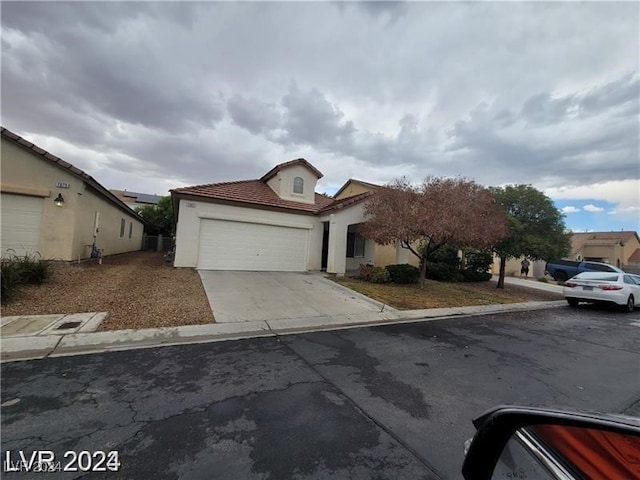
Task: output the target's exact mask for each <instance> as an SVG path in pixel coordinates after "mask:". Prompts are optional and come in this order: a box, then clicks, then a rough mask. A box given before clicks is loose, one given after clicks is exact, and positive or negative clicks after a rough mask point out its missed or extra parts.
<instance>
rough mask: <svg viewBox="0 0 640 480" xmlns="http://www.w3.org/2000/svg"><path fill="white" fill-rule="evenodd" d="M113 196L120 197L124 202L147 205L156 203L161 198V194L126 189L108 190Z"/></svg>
mask: <svg viewBox="0 0 640 480" xmlns="http://www.w3.org/2000/svg"><path fill="white" fill-rule="evenodd" d="M109 191H110V192H111V193H113V194H114V195H115V196H117V197H119V198H120V199H122V200H123V201H124V202H125V203H144V204H148V205H156V204H157V203H158V201H160V199H161V198H162V195H151V194H149V193H138V192H130V191H128V190H114V189H111V190H109Z"/></svg>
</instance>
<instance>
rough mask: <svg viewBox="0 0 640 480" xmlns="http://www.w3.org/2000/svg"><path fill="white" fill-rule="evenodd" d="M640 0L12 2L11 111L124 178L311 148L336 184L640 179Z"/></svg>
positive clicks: (201, 170)
mask: <svg viewBox="0 0 640 480" xmlns="http://www.w3.org/2000/svg"><path fill="white" fill-rule="evenodd" d="M639 8H640V7H638V5H637V4H634V3H590V2H584V3H538V2H526V3H507V4H505V3H491V2H475V3H473V2H472V3H459V2H409V3H399V2H358V3H346V4H344V3H341V2H339V3H331V4H328V3H321V2H295V3H294V2H290V3H287V2H280V3H273V2H238V3H231V2H229V3H227V2H186V3H185V2H179V3H178V2H175V3H174V2H133V3H132V2H3V4H2V19H1V21H2V33H1V41H2V60H1V61H2V68H1V76H2V92H1V100H2V112H1V113H2V118H3V122H5V125H4V126H6V127H7V128H10V129H12V130H15V131H16V132H17V133H20V134H25V135H32V136H34V137H36V138H42V139H51V140H52V142H53V144H55V145H59V144H64V143H65V142H66V144H69V145H73V146H75V147H78V148H80V149H82V153H78V152H77V151H74V149H72V148H69V149H68V151H66V150H65V151H60V152H55V151H54V153H57V154H60V155H62V156H64V155H71V156H72V158H69V160H70V161H72V162H73V163H79V166H80V167H81V168H82V166H83V164H82V163H83V162H87V164H86V165H90V166H91V165H94V166H95V165H101V164H102V163H104V165H105V170H104V172H103V173H104V175H107V176H108V179H109V181H115V182H118V185H117V186H120V187H127V185H121V183H122V182H125V181H132V182H134V183H139V184H144V185H149V184H151V182H153V181H156V182H157V183H158V185H160V186H162V187H163V188H164V186H165V185H166V184H167V182H172V181H175V182H176V183H179V184H185V183H186V184H188V183H194V184H195V183H206V182H214V181H222V180H232V179H235V178H248V177H249V178H250V177H257V176H260V175H261V174H262V173H264V172H265V171H267V170H268V169H269V168H270V167H271V166H273V164H275V163H278V162H281V161H286V160H289V159H291V158H295V157H296V156H305V157H306V158H308V159H309V160H310V161H311V162H313V163H314V164H315V163H317V167H318V168H319V169H320V170H321V171H323V172H324V173H325V175H326V177H325V178H326V179H328V180H327V181H330V182H331V184H332V185H334V184H339V183H340V182H341V181H343V180H344V178H346V177H347V176H356V177H361V178H364V177H366V178H376V179H383V180H384V179H385V178H386V177H387V176H390V178H386V179H387V180H391V178H392V176H394V175H396V174H397V173H399V172H402V174H407V175H409V176H411V177H412V178H413V179H415V180H420V179H421V178H422V177H424V176H425V175H426V174H434V175H458V174H461V175H464V176H467V177H470V178H475V179H477V180H478V181H481V182H483V183H487V184H503V183H514V182H517V183H521V182H530V183H533V184H534V185H540V186H548V187H551V186H556V187H560V186H566V185H580V184H584V185H589V184H590V182H596V181H599V182H604V181H607V180H611V181H617V180H622V179H629V178H631V179H639V178H640V172H639V171H638V163H637V162H638V156H639V151H638V150H639V147H638V143H639V142H638V115H640V102H639V101H638V99H639V98H640V83H639V77H638V74H637V72H638V71H639V70H640V62H639V60H638V59H639V58H640V48H639V46H638V42H637V32H638V30H639V29H640V25H639V20H638V19H639V15H638V13H639ZM92 155H93V156H95V158H88V157H92ZM96 159H100V160H99V161H98V160H96ZM89 160H91V161H89ZM101 162H102V163H101ZM329 165H331V167H332V168H331V169H329V168H328V166H329ZM118 172H121V175H120V177H118ZM90 173H92V172H90ZM98 173H100V172H98ZM96 178H98V177H96ZM366 178H365V179H366ZM98 180H101V179H100V178H98ZM176 186H177V185H176ZM129 188H130V189H132V190H135V188H136V187H135V185H133V186H130V187H129Z"/></svg>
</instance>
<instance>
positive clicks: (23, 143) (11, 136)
mask: <svg viewBox="0 0 640 480" xmlns="http://www.w3.org/2000/svg"><path fill="white" fill-rule="evenodd" d="M0 134H1V135H2V137H4V138H6V139H7V140H10V141H11V142H12V143H14V144H16V145H18V146H20V147H21V148H23V149H25V150H27V151H29V152H30V153H32V154H34V155H35V156H37V157H40V158H42V159H43V160H45V161H47V162H49V163H51V164H53V165H55V166H57V167H59V168H62V169H64V170H66V171H67V172H68V173H71V174H72V175H75V176H76V177H79V178H80V179H82V180H83V181H84V182H85V183H87V184H88V185H90V186H91V187H93V189H94V190H96V191H97V192H98V193H100V194H102V195H103V196H104V197H106V199H107V200H108V201H110V202H111V203H113V204H114V205H116V206H117V207H118V208H120V209H121V210H122V211H124V212H126V213H127V214H128V215H131V216H134V217H136V219H138V220H139V221H141V222H143V223H144V220H143V219H142V217H140V216H139V215H138V214H137V213H135V212H134V211H133V210H131V209H130V208H129V207H128V206H127V205H126V204H125V203H124V202H123V201H121V200H120V199H119V198H118V197H116V196H115V195H114V194H113V193H111V192H110V191H109V190H107V189H106V188H104V187H103V186H102V185H100V184H99V183H98V182H97V181H96V179H95V178H93V177H92V176H91V175H89V174H87V173H85V172H84V171H82V170H80V169H79V168H77V167H74V166H73V165H71V164H70V163H68V162H65V161H64V160H62V159H61V158H60V157H56V156H55V155H52V154H51V153H49V152H47V151H46V150H44V149H42V148H40V147H38V146H37V145H35V144H33V143H31V142H30V141H28V140H26V139H24V138H22V137H21V136H20V135H18V134H15V133H13V132H12V131H11V130H8V129H6V128H4V127H0Z"/></svg>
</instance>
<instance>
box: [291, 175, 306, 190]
mask: <svg viewBox="0 0 640 480" xmlns="http://www.w3.org/2000/svg"><path fill="white" fill-rule="evenodd" d="M293 193H304V180H303V179H302V177H296V178H294V179H293Z"/></svg>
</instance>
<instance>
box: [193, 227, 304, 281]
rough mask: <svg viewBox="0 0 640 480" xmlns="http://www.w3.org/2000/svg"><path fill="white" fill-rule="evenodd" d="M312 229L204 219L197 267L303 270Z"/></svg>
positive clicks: (208, 268) (206, 268) (204, 268)
mask: <svg viewBox="0 0 640 480" xmlns="http://www.w3.org/2000/svg"><path fill="white" fill-rule="evenodd" d="M308 251H309V229H308V228H301V227H300V224H298V225H297V226H294V227H292V226H282V225H274V224H272V223H271V224H267V223H266V222H260V223H256V222H245V221H238V220H237V219H233V220H221V219H210V218H203V219H201V220H200V233H199V238H198V260H197V268H198V269H201V270H246V271H279V272H303V271H306V270H307V263H308V261H307V259H308Z"/></svg>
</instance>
